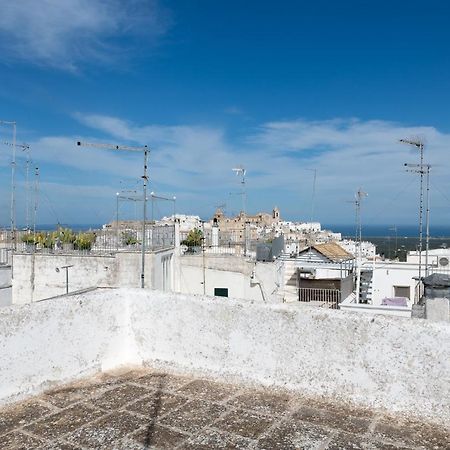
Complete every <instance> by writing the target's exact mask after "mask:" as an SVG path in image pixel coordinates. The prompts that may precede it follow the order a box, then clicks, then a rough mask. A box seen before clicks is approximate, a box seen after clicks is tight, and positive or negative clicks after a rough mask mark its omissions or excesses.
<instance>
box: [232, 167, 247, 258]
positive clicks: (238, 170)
mask: <svg viewBox="0 0 450 450" xmlns="http://www.w3.org/2000/svg"><path fill="white" fill-rule="evenodd" d="M231 170H232V171H233V172H234V173H235V174H236V176H240V177H241V184H242V192H241V195H242V218H243V219H244V255H247V226H246V222H247V220H246V211H245V210H246V203H247V198H246V197H247V193H246V190H245V175H246V173H247V170H246V169H245V168H244V166H242V164H241V165H239V166H238V167H235V168H233V169H231Z"/></svg>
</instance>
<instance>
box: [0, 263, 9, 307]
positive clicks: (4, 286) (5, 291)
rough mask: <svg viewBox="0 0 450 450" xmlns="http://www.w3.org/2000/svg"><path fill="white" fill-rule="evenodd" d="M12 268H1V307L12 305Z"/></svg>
mask: <svg viewBox="0 0 450 450" xmlns="http://www.w3.org/2000/svg"><path fill="white" fill-rule="evenodd" d="M11 272H12V271H11V266H0V307H2V306H8V305H10V304H11V303H12V289H11Z"/></svg>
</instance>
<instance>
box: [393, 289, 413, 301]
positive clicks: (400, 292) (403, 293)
mask: <svg viewBox="0 0 450 450" xmlns="http://www.w3.org/2000/svg"><path fill="white" fill-rule="evenodd" d="M410 293H411V289H410V287H409V286H394V297H406V298H408V299H409V298H411V294H410Z"/></svg>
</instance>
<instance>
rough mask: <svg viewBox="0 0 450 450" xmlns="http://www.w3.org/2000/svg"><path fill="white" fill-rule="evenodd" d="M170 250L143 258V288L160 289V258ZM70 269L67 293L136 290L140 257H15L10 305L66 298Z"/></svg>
mask: <svg viewBox="0 0 450 450" xmlns="http://www.w3.org/2000/svg"><path fill="white" fill-rule="evenodd" d="M172 252H173V250H166V251H161V252H156V253H148V254H146V257H145V285H146V287H155V288H162V286H161V277H160V271H161V267H160V266H161V258H162V256H163V255H166V254H171V253H172ZM66 265H73V267H70V268H69V292H73V291H77V290H81V289H86V288H91V287H118V286H121V287H139V286H140V283H141V278H140V277H141V254H140V253H137V252H135V253H133V252H120V253H117V254H115V255H111V256H107V255H104V256H101V255H96V256H90V255H89V256H79V255H57V254H50V255H48V254H47V255H46V254H39V253H37V254H16V255H14V266H13V267H14V269H13V270H14V273H13V275H14V280H13V293H12V297H13V303H15V304H23V303H30V302H34V301H37V300H42V299H45V298H50V297H53V296H57V295H62V294H65V292H66V272H65V269H60V271H59V272H56V268H57V267H61V266H66Z"/></svg>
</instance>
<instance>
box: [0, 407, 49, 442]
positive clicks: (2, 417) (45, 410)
mask: <svg viewBox="0 0 450 450" xmlns="http://www.w3.org/2000/svg"><path fill="white" fill-rule="evenodd" d="M52 412H53V410H52V409H50V408H49V407H47V406H45V405H42V404H41V403H39V402H37V401H27V402H23V403H15V404H13V405H10V406H7V407H5V408H3V409H0V436H1V435H2V434H6V433H8V432H10V431H12V430H14V429H15V428H19V427H21V426H23V425H26V424H27V423H30V422H33V421H34V420H37V419H39V418H41V417H43V416H47V415H49V414H51V413H52Z"/></svg>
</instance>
